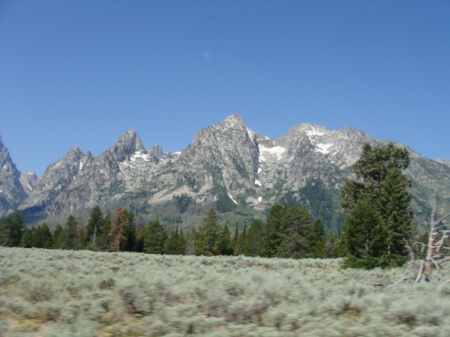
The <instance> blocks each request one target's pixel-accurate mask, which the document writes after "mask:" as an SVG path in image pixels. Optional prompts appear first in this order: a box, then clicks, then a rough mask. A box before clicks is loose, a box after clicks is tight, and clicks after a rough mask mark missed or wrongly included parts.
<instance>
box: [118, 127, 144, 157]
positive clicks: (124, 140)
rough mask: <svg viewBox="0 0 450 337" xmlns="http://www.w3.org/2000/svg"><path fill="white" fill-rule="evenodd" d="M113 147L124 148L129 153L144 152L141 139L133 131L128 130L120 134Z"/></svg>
mask: <svg viewBox="0 0 450 337" xmlns="http://www.w3.org/2000/svg"><path fill="white" fill-rule="evenodd" d="M115 147H116V148H117V147H120V148H124V149H126V150H127V152H129V153H134V152H138V151H144V150H145V149H144V145H143V144H142V141H141V138H140V137H139V135H138V134H137V132H136V131H135V130H134V129H130V130H128V131H127V132H125V133H123V134H121V135H120V136H119V137H118V138H117V141H116V144H115Z"/></svg>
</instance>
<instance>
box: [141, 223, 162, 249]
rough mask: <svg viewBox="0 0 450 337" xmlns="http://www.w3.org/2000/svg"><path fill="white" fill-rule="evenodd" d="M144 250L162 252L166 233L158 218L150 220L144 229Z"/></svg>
mask: <svg viewBox="0 0 450 337" xmlns="http://www.w3.org/2000/svg"><path fill="white" fill-rule="evenodd" d="M143 235H144V251H145V252H146V253H149V254H164V243H165V242H166V240H167V234H166V231H165V230H164V227H163V226H162V225H161V224H160V223H159V221H158V220H154V221H150V222H149V223H148V225H147V227H146V228H145V230H144V234H143Z"/></svg>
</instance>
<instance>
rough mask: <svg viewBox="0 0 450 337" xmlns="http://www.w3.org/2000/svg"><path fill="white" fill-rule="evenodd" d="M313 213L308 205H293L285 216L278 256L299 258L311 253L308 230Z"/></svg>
mask: <svg viewBox="0 0 450 337" xmlns="http://www.w3.org/2000/svg"><path fill="white" fill-rule="evenodd" d="M310 227H311V214H310V213H309V211H308V209H307V208H306V207H301V208H300V207H299V206H292V207H291V208H289V209H288V210H287V211H286V214H285V215H284V217H283V241H282V242H281V244H280V246H279V247H278V251H277V256H278V257H284V258H294V259H298V258H301V257H306V256H307V255H308V253H309V242H308V238H307V237H308V234H309V233H308V230H309V229H310Z"/></svg>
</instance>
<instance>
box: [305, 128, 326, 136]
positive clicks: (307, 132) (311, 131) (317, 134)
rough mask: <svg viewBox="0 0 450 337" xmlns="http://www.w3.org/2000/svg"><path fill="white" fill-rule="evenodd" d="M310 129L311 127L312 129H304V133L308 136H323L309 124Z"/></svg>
mask: <svg viewBox="0 0 450 337" xmlns="http://www.w3.org/2000/svg"><path fill="white" fill-rule="evenodd" d="M311 129H312V130H308V131H306V134H307V135H308V136H323V135H324V133H323V132H320V131H317V130H316V129H315V128H314V126H311Z"/></svg>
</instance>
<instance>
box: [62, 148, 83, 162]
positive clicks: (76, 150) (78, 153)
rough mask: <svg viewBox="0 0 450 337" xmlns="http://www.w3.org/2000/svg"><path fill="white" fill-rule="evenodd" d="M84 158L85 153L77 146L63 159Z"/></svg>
mask: <svg viewBox="0 0 450 337" xmlns="http://www.w3.org/2000/svg"><path fill="white" fill-rule="evenodd" d="M82 156H84V154H83V152H82V151H81V149H80V148H79V147H78V146H77V145H75V146H74V147H72V148H71V149H70V150H69V151H67V153H66V154H65V155H64V157H63V158H62V159H65V158H73V157H82Z"/></svg>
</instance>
